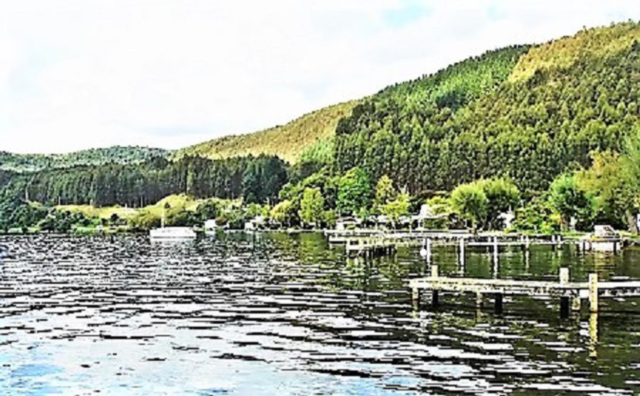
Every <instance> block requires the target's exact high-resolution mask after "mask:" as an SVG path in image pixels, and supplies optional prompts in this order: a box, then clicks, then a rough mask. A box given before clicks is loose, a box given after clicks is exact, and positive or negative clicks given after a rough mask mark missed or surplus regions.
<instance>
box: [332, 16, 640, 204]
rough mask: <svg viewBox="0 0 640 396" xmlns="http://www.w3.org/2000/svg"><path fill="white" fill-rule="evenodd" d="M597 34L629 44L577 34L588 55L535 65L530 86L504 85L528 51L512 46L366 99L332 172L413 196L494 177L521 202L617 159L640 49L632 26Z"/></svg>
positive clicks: (340, 131)
mask: <svg viewBox="0 0 640 396" xmlns="http://www.w3.org/2000/svg"><path fill="white" fill-rule="evenodd" d="M604 29H605V30H607V29H610V30H611V31H612V32H613V33H612V34H613V35H614V36H616V35H618V36H620V37H623V38H625V40H626V41H624V40H623V41H620V42H619V43H618V45H616V46H615V47H613V48H610V47H611V46H609V45H608V44H609V42H608V41H607V40H612V37H611V36H612V34H606V35H605V34H600V33H599V32H600V31H601V30H602V29H594V30H593V31H586V32H583V33H581V36H580V37H581V42H584V43H588V44H589V45H590V46H591V47H590V48H589V49H587V48H581V49H578V50H576V51H575V56H573V57H572V58H571V59H572V60H573V63H571V64H570V65H569V66H567V65H566V62H564V60H563V62H564V63H563V64H562V65H554V64H553V63H551V62H541V66H539V67H538V68H536V69H535V71H534V72H533V73H532V75H531V77H530V78H528V79H520V80H517V81H515V82H509V81H507V77H508V75H509V72H510V71H511V70H512V69H513V68H514V66H515V64H516V62H517V60H518V57H519V56H520V55H521V54H522V53H523V52H524V51H525V50H526V48H525V47H514V48H507V49H505V50H500V51H495V52H491V53H487V54H486V55H484V56H483V57H480V58H479V59H472V60H469V61H465V62H462V63H460V64H457V65H454V66H451V67H450V68H448V69H446V70H444V71H442V72H440V73H437V74H435V75H433V76H428V77H425V78H423V79H422V80H418V81H413V82H409V83H405V84H402V85H401V86H398V87H393V88H390V89H388V90H385V91H383V92H382V93H381V94H379V95H376V96H373V97H372V98H370V99H368V100H366V101H365V102H364V103H363V104H361V105H359V106H356V108H354V110H353V114H352V116H351V117H347V118H345V119H343V120H341V121H340V123H339V124H338V127H337V129H336V138H335V153H334V158H335V169H336V171H337V172H345V171H347V170H349V169H351V168H353V167H355V166H359V167H362V168H363V169H364V170H366V171H367V173H369V174H370V175H371V176H372V177H373V178H378V177H380V176H382V175H384V174H393V175H397V183H398V184H399V185H402V186H407V188H408V190H409V192H411V193H414V194H417V193H420V192H422V191H429V190H431V191H439V190H446V191H451V190H452V189H453V188H454V187H455V186H457V185H459V184H461V183H467V182H471V181H473V180H477V179H482V178H491V177H508V178H510V179H512V180H514V181H515V183H516V184H517V185H518V187H519V188H520V189H521V190H523V191H524V192H526V195H527V196H532V195H536V194H539V193H540V192H543V191H545V190H546V189H547V187H548V186H549V183H550V182H551V181H552V180H553V179H554V178H555V177H556V176H557V175H559V174H560V173H563V172H564V171H565V170H566V169H567V167H569V166H571V165H572V164H578V165H581V166H588V165H589V164H590V162H591V158H590V153H591V152H592V151H606V150H613V151H620V148H621V142H622V141H623V140H624V137H625V136H626V135H627V134H628V133H629V132H630V131H631V130H632V129H633V127H634V125H636V124H637V123H638V122H639V115H640V112H639V109H638V98H639V94H640V85H639V84H638V83H639V82H640V44H638V41H637V39H630V38H629V37H630V36H633V34H631V35H630V32H631V33H633V32H636V33H635V37H638V35H639V34H638V25H637V24H635V23H628V24H621V25H616V26H615V27H614V28H604ZM583 36H587V39H585V40H583V39H582V38H583ZM572 40H573V38H566V39H562V40H559V41H560V42H561V43H560V44H558V43H556V44H554V45H555V47H557V48H560V47H562V46H571V45H572ZM555 47H554V48H555ZM593 47H595V48H596V49H603V50H602V51H599V50H593ZM604 49H606V50H607V51H605V50H604ZM545 54H546V58H545V59H553V56H552V55H549V54H548V51H547V52H545ZM527 59H528V60H529V61H531V59H530V58H527ZM556 66H557V67H556ZM560 66H565V67H560ZM530 67H536V64H535V63H532V64H531V66H530ZM479 70H481V71H482V72H480V71H479Z"/></svg>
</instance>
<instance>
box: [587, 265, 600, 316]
mask: <svg viewBox="0 0 640 396" xmlns="http://www.w3.org/2000/svg"><path fill="white" fill-rule="evenodd" d="M589 311H591V312H598V274H595V273H592V274H589Z"/></svg>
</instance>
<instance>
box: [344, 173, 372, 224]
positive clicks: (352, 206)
mask: <svg viewBox="0 0 640 396" xmlns="http://www.w3.org/2000/svg"><path fill="white" fill-rule="evenodd" d="M370 194H371V190H370V184H369V177H368V176H367V174H366V173H365V172H364V171H363V170H362V169H360V168H353V169H351V170H349V172H347V173H346V174H345V175H344V176H342V177H341V178H340V180H339V182H338V205H337V206H338V211H339V212H340V213H341V214H343V215H345V214H355V213H357V212H359V211H360V209H363V208H367V207H369V203H370V200H371V199H370Z"/></svg>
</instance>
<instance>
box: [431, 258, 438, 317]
mask: <svg viewBox="0 0 640 396" xmlns="http://www.w3.org/2000/svg"><path fill="white" fill-rule="evenodd" d="M431 277H432V278H434V279H435V278H438V265H436V264H434V265H432V266H431ZM438 297H439V296H438V291H437V290H433V291H432V292H431V305H432V306H433V307H437V306H438V303H439V301H438Z"/></svg>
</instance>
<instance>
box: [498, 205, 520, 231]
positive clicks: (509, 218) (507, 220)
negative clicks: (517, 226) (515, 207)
mask: <svg viewBox="0 0 640 396" xmlns="http://www.w3.org/2000/svg"><path fill="white" fill-rule="evenodd" d="M515 218H516V216H515V215H514V214H513V211H511V210H510V211H508V212H502V213H500V214H499V215H498V220H500V221H501V222H502V225H503V226H504V228H506V229H508V228H511V226H512V225H513V220H514V219H515Z"/></svg>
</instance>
